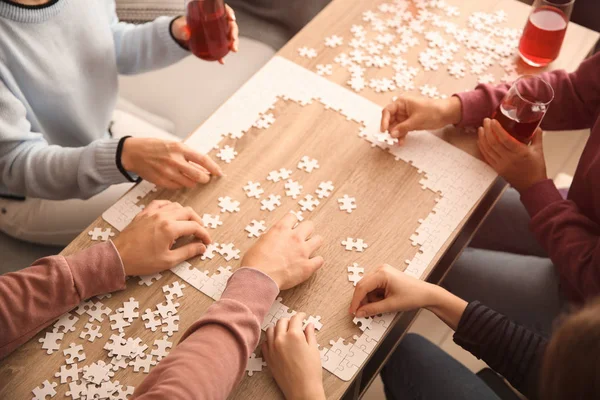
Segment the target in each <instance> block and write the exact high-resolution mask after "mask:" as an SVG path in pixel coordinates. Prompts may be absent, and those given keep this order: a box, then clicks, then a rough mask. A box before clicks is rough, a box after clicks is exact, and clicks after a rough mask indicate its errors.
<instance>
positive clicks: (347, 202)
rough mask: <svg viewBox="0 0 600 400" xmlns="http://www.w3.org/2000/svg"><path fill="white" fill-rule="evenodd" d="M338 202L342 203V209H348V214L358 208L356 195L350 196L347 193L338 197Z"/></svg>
mask: <svg viewBox="0 0 600 400" xmlns="http://www.w3.org/2000/svg"><path fill="white" fill-rule="evenodd" d="M338 203H339V204H340V210H341V211H346V212H347V213H348V214H350V213H352V211H353V210H356V199H355V198H354V197H349V196H348V195H347V194H345V195H344V197H342V198H341V199H338Z"/></svg>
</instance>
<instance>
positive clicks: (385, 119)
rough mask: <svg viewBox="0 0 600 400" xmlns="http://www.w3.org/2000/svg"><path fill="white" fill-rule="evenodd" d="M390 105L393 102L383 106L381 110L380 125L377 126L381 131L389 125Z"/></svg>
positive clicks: (385, 129)
mask: <svg viewBox="0 0 600 400" xmlns="http://www.w3.org/2000/svg"><path fill="white" fill-rule="evenodd" d="M392 105H393V103H392V104H390V105H388V106H387V107H385V108H384V109H383V111H382V112H381V126H380V127H379V130H380V131H381V132H386V131H387V130H388V128H389V126H390V118H391V116H392V113H391V111H390V109H391V108H392V107H391V106H392Z"/></svg>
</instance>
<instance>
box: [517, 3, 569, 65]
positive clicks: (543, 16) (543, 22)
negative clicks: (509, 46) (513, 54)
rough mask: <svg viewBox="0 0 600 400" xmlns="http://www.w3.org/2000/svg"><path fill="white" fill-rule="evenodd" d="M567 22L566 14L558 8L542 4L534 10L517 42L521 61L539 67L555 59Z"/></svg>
mask: <svg viewBox="0 0 600 400" xmlns="http://www.w3.org/2000/svg"><path fill="white" fill-rule="evenodd" d="M567 23H568V18H567V16H566V15H565V14H564V13H563V12H562V11H561V10H559V9H558V8H555V7H552V6H542V7H540V8H538V9H536V10H534V11H533V12H532V13H531V15H530V16H529V20H528V21H527V24H526V25H525V29H523V35H522V36H521V42H520V43H519V53H520V54H521V58H522V59H523V61H525V62H526V63H527V64H530V65H532V66H534V67H541V66H544V65H548V64H549V63H550V62H551V61H553V60H555V59H556V58H557V57H558V54H559V53H560V47H561V46H562V42H563V39H564V37H565V32H566V31H567Z"/></svg>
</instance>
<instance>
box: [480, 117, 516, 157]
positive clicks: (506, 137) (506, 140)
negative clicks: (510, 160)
mask: <svg viewBox="0 0 600 400" xmlns="http://www.w3.org/2000/svg"><path fill="white" fill-rule="evenodd" d="M486 120H487V122H488V126H489V129H490V130H491V131H492V132H493V134H494V135H495V136H496V139H497V141H498V142H499V144H501V145H502V146H504V148H505V149H506V150H508V151H510V152H512V153H515V152H517V151H519V150H520V149H521V146H523V143H521V142H519V141H518V140H517V139H515V138H514V137H512V135H511V134H510V133H508V132H506V131H505V130H504V128H503V127H502V125H500V123H499V122H498V121H496V120H495V119H494V120H490V119H488V118H486ZM485 122H486V121H484V124H485Z"/></svg>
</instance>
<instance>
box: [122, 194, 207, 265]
mask: <svg viewBox="0 0 600 400" xmlns="http://www.w3.org/2000/svg"><path fill="white" fill-rule="evenodd" d="M191 235H193V236H195V237H196V239H199V240H200V241H194V242H191V243H189V244H186V245H183V246H181V247H179V248H177V249H172V247H173V244H174V243H175V241H176V240H177V239H179V238H180V237H184V236H191ZM211 242H212V240H211V238H210V235H209V234H208V231H207V230H206V229H205V228H204V227H203V224H202V219H201V218H200V216H198V214H196V212H195V211H194V210H192V209H191V208H190V207H183V206H182V205H181V204H179V203H172V202H170V201H168V200H155V201H153V202H152V203H150V204H149V205H148V206H147V207H146V208H145V209H144V210H143V211H141V212H140V213H139V214H138V215H137V216H136V217H135V218H134V219H133V221H132V222H131V223H130V224H129V226H127V228H125V229H123V231H122V232H121V234H120V235H119V236H118V237H117V238H115V239H113V244H114V245H115V247H116V249H117V251H118V252H119V255H120V256H121V260H122V261H123V266H124V268H125V274H126V275H128V276H130V275H150V274H154V273H156V272H160V271H164V270H166V269H169V268H172V267H174V266H175V265H177V264H178V263H180V262H182V261H185V260H187V259H190V258H192V257H195V256H197V255H198V254H201V253H204V251H205V250H206V246H205V245H206V244H210V243H211Z"/></svg>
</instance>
